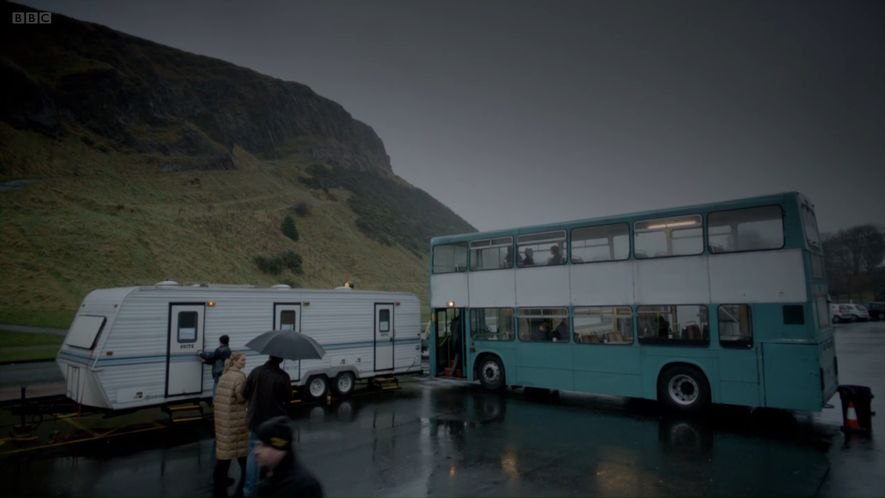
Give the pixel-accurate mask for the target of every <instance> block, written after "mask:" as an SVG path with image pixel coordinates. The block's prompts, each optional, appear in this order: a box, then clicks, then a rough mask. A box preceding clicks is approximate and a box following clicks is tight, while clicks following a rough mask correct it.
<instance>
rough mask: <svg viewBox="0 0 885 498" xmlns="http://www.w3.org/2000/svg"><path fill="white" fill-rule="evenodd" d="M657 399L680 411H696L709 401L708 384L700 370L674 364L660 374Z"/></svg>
mask: <svg viewBox="0 0 885 498" xmlns="http://www.w3.org/2000/svg"><path fill="white" fill-rule="evenodd" d="M658 399H659V400H661V401H663V402H664V404H666V405H667V406H668V407H670V408H673V409H675V410H679V411H681V412H697V411H700V410H701V409H703V408H704V407H706V406H707V405H708V404H709V403H710V385H709V383H708V382H707V378H706V377H705V376H704V374H703V373H701V371H700V370H698V369H696V368H693V367H689V366H685V365H676V366H673V367H670V368H668V369H667V370H665V371H664V373H663V375H661V380H660V382H659V383H658Z"/></svg>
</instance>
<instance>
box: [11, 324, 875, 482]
mask: <svg viewBox="0 0 885 498" xmlns="http://www.w3.org/2000/svg"><path fill="white" fill-rule="evenodd" d="M836 337H837V351H838V354H839V360H840V361H839V365H840V382H841V383H842V384H862V385H868V386H870V387H872V389H873V393H874V395H877V396H878V397H877V398H875V399H874V400H873V410H874V411H875V410H876V409H877V407H878V406H880V405H881V404H882V399H883V398H885V365H883V364H882V362H881V361H880V358H881V357H882V353H883V352H885V323H883V322H878V323H868V324H849V325H844V326H840V327H839V328H838V330H837V334H836ZM402 385H403V388H402V389H401V390H399V391H391V392H379V393H375V394H372V395H371V396H369V395H362V396H355V397H354V398H353V399H351V400H346V401H343V402H334V403H332V404H329V405H325V406H300V407H296V408H295V409H294V410H293V411H292V412H291V418H292V421H293V427H294V428H295V431H296V440H297V450H298V452H299V455H300V457H301V458H303V459H304V461H305V462H306V464H307V466H308V467H309V468H311V469H312V470H313V471H314V473H315V474H316V475H317V476H318V477H319V479H320V480H321V482H322V483H323V484H324V486H325V489H326V493H327V495H329V496H625V495H626V496H639V495H642V496H687V495H694V496H697V495H717V496H724V495H728V496H757V495H766V496H771V495H775V496H883V495H885V484H883V483H885V455H883V449H882V444H881V443H880V442H879V441H880V440H881V438H882V437H883V435H885V421H883V418H882V416H881V415H880V416H876V417H873V425H874V429H873V436H872V437H869V438H868V437H864V436H859V435H846V434H843V433H842V432H841V431H840V429H839V426H840V425H841V411H840V408H839V406H838V405H839V398H838V396H836V397H834V398H833V400H831V403H832V404H833V405H835V407H834V408H829V409H825V410H824V411H823V412H821V413H819V414H814V415H809V414H796V413H789V412H781V411H773V410H755V411H751V410H748V409H745V408H738V407H717V408H715V409H713V410H711V411H710V412H708V413H706V414H705V415H703V416H700V417H696V418H684V417H680V416H674V415H671V414H669V413H667V412H665V411H664V410H662V409H661V408H660V407H659V406H658V405H657V404H656V403H652V402H644V401H636V400H625V399H622V398H604V397H595V396H585V395H577V394H570V393H568V394H561V395H556V394H549V393H544V392H529V393H525V392H523V391H522V390H517V391H509V392H506V393H503V394H494V393H487V392H484V391H482V390H481V388H479V387H478V386H475V385H467V384H462V383H456V382H452V381H447V380H439V379H427V378H406V379H404V381H403V383H402ZM210 432H211V431H210V428H209V427H208V426H207V425H202V426H193V425H192V426H188V428H181V429H179V430H177V431H169V432H167V433H165V434H164V437H157V436H156V435H152V436H149V437H141V438H139V437H127V438H123V439H118V440H114V441H113V442H108V443H107V444H101V445H92V446H78V447H74V448H69V449H65V450H64V451H63V452H57V453H55V454H39V455H28V456H25V457H16V458H14V459H8V460H6V461H4V462H3V463H2V465H0V479H2V482H4V483H5V484H6V485H5V486H4V487H5V488H6V490H7V491H9V492H10V493H11V494H12V495H14V496H111V495H114V496H120V495H126V496H144V495H152V496H161V495H162V496H184V495H187V496H209V495H211V492H212V489H211V484H210V476H211V472H212V465H213V459H212V439H211V436H210ZM233 467H234V468H233V469H231V474H232V475H233V474H235V473H236V472H237V470H236V464H234V465H233Z"/></svg>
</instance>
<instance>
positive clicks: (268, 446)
mask: <svg viewBox="0 0 885 498" xmlns="http://www.w3.org/2000/svg"><path fill="white" fill-rule="evenodd" d="M258 438H259V442H258V445H257V446H256V447H255V459H256V460H257V461H258V464H259V465H261V469H262V479H261V481H260V482H259V483H258V486H257V488H256V496H259V497H265V496H274V497H276V496H279V497H287V498H291V497H304V498H322V497H323V487H322V485H321V484H320V482H319V481H318V480H317V478H316V477H314V475H313V474H312V473H311V472H310V471H309V470H307V468H306V467H304V465H302V464H301V461H300V460H299V459H298V458H296V456H295V448H294V447H293V445H292V427H291V426H290V425H289V419H288V417H285V416H280V417H274V418H272V419H270V420H267V421H266V422H264V423H263V424H261V426H260V427H259V428H258Z"/></svg>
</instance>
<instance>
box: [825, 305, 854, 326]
mask: <svg viewBox="0 0 885 498" xmlns="http://www.w3.org/2000/svg"><path fill="white" fill-rule="evenodd" d="M830 315H831V316H832V318H833V323H842V322H853V321H854V320H856V319H857V318H856V317H855V311H854V306H853V305H850V304H831V305H830Z"/></svg>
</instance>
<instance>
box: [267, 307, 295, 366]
mask: <svg viewBox="0 0 885 498" xmlns="http://www.w3.org/2000/svg"><path fill="white" fill-rule="evenodd" d="M273 329H274V330H291V331H293V332H301V303H273ZM283 368H284V369H285V370H286V372H288V374H289V377H291V378H292V380H299V379H301V362H300V361H295V360H286V361H285V362H283Z"/></svg>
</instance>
